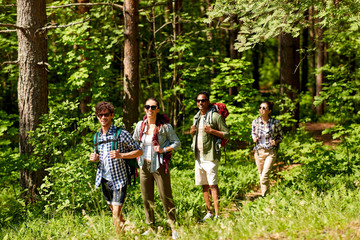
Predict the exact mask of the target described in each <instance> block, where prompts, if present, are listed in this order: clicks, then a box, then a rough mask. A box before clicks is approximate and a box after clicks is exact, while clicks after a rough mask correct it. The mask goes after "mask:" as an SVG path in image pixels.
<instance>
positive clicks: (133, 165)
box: [94, 127, 138, 185]
mask: <svg viewBox="0 0 360 240" xmlns="http://www.w3.org/2000/svg"><path fill="white" fill-rule="evenodd" d="M121 131H122V128H119V127H116V131H115V133H114V136H113V138H112V139H108V140H105V141H101V142H99V135H100V132H97V133H95V135H94V151H95V152H96V153H97V154H99V145H101V144H104V143H108V142H111V150H117V148H118V139H119V136H120V134H121ZM124 161H125V167H126V174H127V177H128V182H129V183H130V184H131V177H132V176H134V178H133V185H135V184H136V177H137V167H138V163H137V161H136V158H131V159H124Z"/></svg>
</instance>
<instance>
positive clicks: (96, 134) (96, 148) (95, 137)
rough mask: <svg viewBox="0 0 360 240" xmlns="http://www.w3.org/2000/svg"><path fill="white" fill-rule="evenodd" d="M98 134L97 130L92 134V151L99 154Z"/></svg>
mask: <svg viewBox="0 0 360 240" xmlns="http://www.w3.org/2000/svg"><path fill="white" fill-rule="evenodd" d="M99 135H100V133H99V132H97V133H95V135H94V151H95V152H96V153H97V154H99Z"/></svg>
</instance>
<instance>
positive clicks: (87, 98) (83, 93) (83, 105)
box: [77, 0, 91, 114]
mask: <svg viewBox="0 0 360 240" xmlns="http://www.w3.org/2000/svg"><path fill="white" fill-rule="evenodd" d="M77 2H78V3H89V2H90V1H89V0H77ZM89 12H90V7H89V6H79V7H78V13H79V15H83V14H85V13H89ZM87 31H89V29H87ZM84 41H86V42H88V41H90V39H89V38H87V39H84ZM84 60H86V59H85V58H84V57H83V56H82V57H81V60H80V61H81V62H83V61H84ZM81 62H80V66H81ZM90 88H91V83H90V82H89V80H87V81H86V82H85V85H84V86H82V87H80V88H79V90H78V91H79V94H80V106H79V108H80V112H81V113H82V114H84V113H87V112H89V111H90V107H89V106H88V104H89V103H90V102H91V94H89V90H90Z"/></svg>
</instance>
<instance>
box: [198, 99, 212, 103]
mask: <svg viewBox="0 0 360 240" xmlns="http://www.w3.org/2000/svg"><path fill="white" fill-rule="evenodd" d="M207 101H209V99H196V102H198V103H200V102H201V103H204V102H207Z"/></svg>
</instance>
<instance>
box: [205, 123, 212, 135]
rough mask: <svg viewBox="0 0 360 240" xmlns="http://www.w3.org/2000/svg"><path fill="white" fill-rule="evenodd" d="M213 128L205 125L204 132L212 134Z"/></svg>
mask: <svg viewBox="0 0 360 240" xmlns="http://www.w3.org/2000/svg"><path fill="white" fill-rule="evenodd" d="M212 130H213V129H212V128H211V127H210V125H204V131H205V132H206V133H209V134H212Z"/></svg>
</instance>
